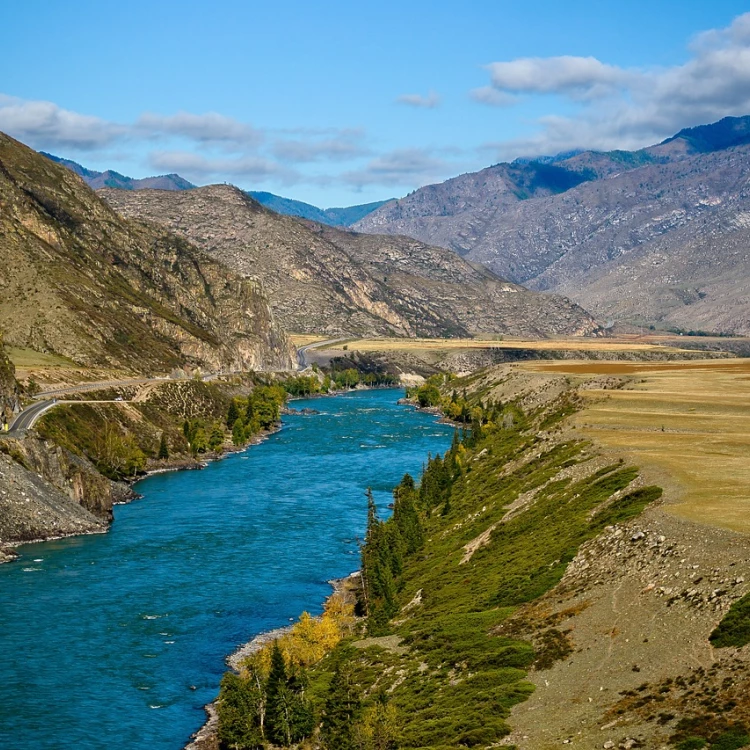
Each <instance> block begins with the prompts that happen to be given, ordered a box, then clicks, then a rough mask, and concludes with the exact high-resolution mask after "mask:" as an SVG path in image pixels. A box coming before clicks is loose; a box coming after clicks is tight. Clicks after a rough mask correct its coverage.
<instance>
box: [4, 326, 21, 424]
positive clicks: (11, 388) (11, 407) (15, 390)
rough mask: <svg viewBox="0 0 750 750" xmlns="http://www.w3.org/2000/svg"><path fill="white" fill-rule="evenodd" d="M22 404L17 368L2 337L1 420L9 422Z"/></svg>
mask: <svg viewBox="0 0 750 750" xmlns="http://www.w3.org/2000/svg"><path fill="white" fill-rule="evenodd" d="M20 406H21V402H20V389H19V387H18V382H17V381H16V368H15V367H14V366H13V363H12V362H11V361H10V359H8V355H7V354H6V353H5V349H4V348H3V345H2V339H0V422H3V421H4V422H8V421H10V419H11V418H12V416H13V414H14V413H16V412H17V411H18V410H19V409H20Z"/></svg>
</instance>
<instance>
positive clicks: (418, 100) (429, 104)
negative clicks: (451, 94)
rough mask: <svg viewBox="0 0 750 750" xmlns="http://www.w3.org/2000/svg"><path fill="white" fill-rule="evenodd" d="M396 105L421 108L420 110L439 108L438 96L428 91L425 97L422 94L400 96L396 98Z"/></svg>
mask: <svg viewBox="0 0 750 750" xmlns="http://www.w3.org/2000/svg"><path fill="white" fill-rule="evenodd" d="M396 102H397V103H398V104H406V105H408V106H409V107H421V108H422V109H435V107H439V106H440V95H439V94H438V93H437V92H435V91H430V92H429V93H428V94H427V96H422V94H401V96H399V97H397V98H396Z"/></svg>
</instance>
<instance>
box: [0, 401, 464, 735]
mask: <svg viewBox="0 0 750 750" xmlns="http://www.w3.org/2000/svg"><path fill="white" fill-rule="evenodd" d="M401 395H402V394H401V393H400V392H399V391H398V390H380V389H378V390H368V391H356V392H349V393H347V394H344V395H342V396H341V397H340V398H330V399H316V400H314V401H313V400H310V401H307V402H305V401H300V402H297V403H294V404H293V406H294V407H295V408H297V409H302V408H304V407H310V408H313V407H314V408H316V409H317V410H318V411H320V414H318V415H313V416H298V415H291V416H285V417H284V428H283V429H282V430H281V431H279V432H277V433H276V434H273V435H269V436H267V439H264V440H263V441H262V443H261V444H259V445H256V446H253V450H245V451H243V452H240V453H232V454H230V455H226V456H225V458H226V460H221V461H212V462H210V463H208V464H207V465H206V466H205V468H204V469H202V471H200V472H196V471H172V472H169V473H162V474H152V475H150V476H148V477H146V478H145V479H143V480H142V482H140V483H139V484H137V485H136V486H135V489H136V491H138V492H139V493H141V494H142V495H143V496H144V498H143V500H141V501H138V502H134V503H129V504H126V505H121V506H118V507H116V508H115V509H114V510H115V517H116V518H115V520H116V522H115V523H114V524H113V526H112V528H111V530H110V532H109V533H107V534H97V535H90V536H89V535H87V536H80V537H78V538H74V539H64V540H59V541H53V542H49V543H46V544H40V545H33V546H24V547H22V548H21V549H20V550H19V553H20V556H21V559H20V561H19V563H18V564H17V565H3V566H0V591H1V592H2V596H3V597H5V598H6V599H7V600H8V601H12V602H13V606H12V607H7V608H0V647H2V648H3V649H4V651H5V652H6V653H8V654H12V655H13V658H12V659H8V660H4V661H3V664H2V666H1V667H0V737H2V736H7V737H9V738H13V741H14V743H15V744H16V745H18V746H21V747H34V748H36V749H37V750H57V748H59V743H60V740H61V738H63V737H64V738H65V741H66V742H68V743H70V744H75V745H76V746H80V747H82V748H86V750H106V748H108V747H112V746H113V745H115V744H118V745H119V746H123V747H128V749H129V750H169V748H172V749H174V748H175V747H182V746H183V744H184V743H185V742H186V741H187V740H188V738H189V737H190V736H191V735H192V734H193V733H194V732H195V731H196V730H197V729H198V728H199V727H200V726H201V725H202V724H203V723H204V721H205V716H206V714H205V711H204V706H205V705H206V704H208V703H210V702H211V701H212V700H213V699H214V698H215V697H216V695H217V692H218V686H219V681H220V679H221V677H222V675H223V673H224V672H225V671H226V669H227V667H226V666H225V659H226V657H227V655H228V654H230V653H232V652H234V651H235V650H236V648H237V646H238V644H240V643H243V642H245V641H247V640H248V639H249V636H250V635H251V634H254V633H262V632H267V631H269V630H272V629H274V628H275V627H277V626H280V625H286V624H289V623H290V622H292V618H293V619H294V620H296V619H297V617H298V616H299V615H300V613H301V612H302V611H303V610H307V611H309V612H311V614H312V615H317V614H319V612H320V607H321V605H322V603H323V601H324V600H325V598H326V596H328V595H329V593H330V592H331V588H330V587H329V586H327V585H326V583H325V581H326V580H327V579H330V578H333V577H340V576H345V575H347V574H348V573H349V572H350V571H352V570H354V569H355V568H357V567H358V560H359V557H358V551H359V550H358V542H357V540H358V539H361V538H362V536H363V534H364V530H365V526H366V517H367V503H366V497H365V491H366V489H367V487H372V488H373V492H374V496H375V500H376V502H377V504H378V506H379V507H380V508H382V509H383V510H384V511H385V509H386V507H387V505H388V503H389V502H391V501H392V496H391V488H392V487H394V486H396V485H397V484H398V483H399V482H400V480H401V478H402V477H403V475H404V474H405V473H409V474H412V475H413V476H416V475H417V474H418V473H419V470H420V467H421V465H422V463H423V461H424V457H425V456H426V455H427V454H428V453H432V454H433V455H434V454H436V453H438V452H440V453H442V452H443V451H444V450H445V449H446V447H447V446H448V445H449V444H450V440H451V434H452V431H451V430H450V429H449V428H447V427H445V426H442V425H438V424H437V423H436V422H435V420H434V418H431V417H429V416H426V415H424V414H418V413H416V412H414V411H413V410H412V409H404V408H403V407H400V406H397V405H396V400H397V399H398V398H399V397H400V396H401ZM82 609H85V611H86V617H85V618H82V617H81V611H82ZM51 619H53V620H54V622H55V623H56V626H55V628H52V629H51V628H49V625H48V623H49V622H50V620H51ZM30 674H33V675H34V687H33V690H32V689H28V690H26V689H18V686H19V685H22V684H26V683H24V680H26V679H27V678H28V675H30ZM70 685H75V689H73V690H71V689H70ZM66 686H67V687H66ZM61 695H64V696H66V697H65V700H63V701H61V700H60V698H59V696H61ZM4 733H6V734H5V735H4Z"/></svg>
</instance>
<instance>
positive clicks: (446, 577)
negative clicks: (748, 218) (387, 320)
mask: <svg viewBox="0 0 750 750" xmlns="http://www.w3.org/2000/svg"><path fill="white" fill-rule="evenodd" d="M589 375H590V377H587V378H584V379H583V380H581V379H578V378H575V379H572V378H571V377H570V375H568V374H567V373H562V372H560V373H558V372H552V373H550V372H543V373H529V372H527V371H524V370H523V369H521V368H518V367H506V368H495V369H494V370H493V371H489V372H480V373H477V374H475V375H473V376H470V377H468V378H464V379H458V380H452V381H450V382H449V383H447V384H446V385H444V386H443V388H442V402H443V406H444V408H449V407H450V403H452V402H454V401H455V404H454V407H455V410H456V411H461V413H462V414H463V415H464V416H466V417H467V418H470V421H471V422H472V423H473V427H474V430H473V432H472V433H471V434H467V435H466V436H465V437H464V438H463V439H462V440H460V441H456V442H454V445H453V447H452V448H451V450H450V451H449V452H448V453H447V454H446V455H445V456H443V457H434V458H432V459H431V460H430V461H429V462H428V464H427V467H426V471H425V474H424V476H423V477H422V479H421V482H420V483H419V484H418V485H416V486H415V485H414V484H413V482H412V481H411V480H410V479H409V478H408V477H407V478H405V480H404V482H402V484H401V485H400V486H399V487H398V488H397V489H396V491H395V493H394V511H393V516H392V517H391V518H390V519H389V520H388V521H387V522H385V523H384V522H382V521H380V520H379V519H378V517H377V515H376V514H375V511H374V509H371V516H370V522H369V528H368V538H367V544H366V546H365V548H364V551H363V562H364V568H363V573H364V589H363V594H362V596H361V600H360V607H361V609H362V612H363V614H364V615H365V616H366V619H365V621H364V624H363V626H362V627H363V630H362V631H361V632H360V633H359V634H358V635H353V636H351V637H348V638H345V639H344V640H343V641H341V642H340V643H339V644H338V645H336V646H335V648H333V649H332V650H331V651H330V653H328V654H327V655H326V656H324V657H323V658H322V659H321V660H320V661H319V662H317V663H316V664H314V665H313V666H312V667H310V668H309V669H306V670H304V671H303V673H302V675H301V677H300V679H301V681H302V682H301V684H302V685H303V686H304V691H303V692H304V700H305V701H306V705H307V706H308V710H309V711H311V712H312V714H313V716H314V717H315V727H317V728H314V729H310V730H309V731H310V732H311V734H310V739H309V740H305V741H302V744H301V745H300V747H307V746H308V745H307V744H305V743H306V742H308V743H310V745H309V746H310V747H321V746H322V747H326V748H329V749H330V750H333V748H335V749H336V750H346V748H376V747H399V748H403V749H404V750H406V749H407V748H409V749H412V750H427V748H430V749H432V750H434V749H436V748H437V749H439V750H461V749H462V748H466V747H496V746H498V744H503V745H508V746H510V745H513V746H518V747H519V748H529V749H531V748H533V749H534V750H541V748H545V749H546V748H553V747H559V746H560V744H561V743H562V742H563V741H566V740H567V741H568V742H573V741H575V744H576V746H578V747H584V748H594V747H601V743H602V742H604V741H611V742H613V745H612V746H613V747H617V746H620V747H651V746H664V747H679V748H682V747H683V746H684V747H687V746H688V745H686V744H684V743H685V742H692V743H693V744H691V745H690V747H703V746H705V747H714V746H715V747H724V745H723V744H721V743H722V742H725V741H726V742H728V741H729V740H730V739H731V738H732V737H741V736H744V735H743V734H742V733H743V732H744V731H745V730H744V728H743V727H744V726H745V724H744V723H743V722H744V721H745V708H746V706H745V703H746V702H743V701H741V700H739V699H736V700H733V702H731V704H730V703H727V705H726V706H725V707H723V708H722V709H721V712H722V716H721V718H716V716H715V715H714V711H718V710H719V709H718V708H714V707H708V708H707V707H706V705H704V703H702V702H701V701H702V699H701V695H703V696H706V695H709V694H711V691H712V690H714V687H712V686H713V685H714V684H719V682H720V681H721V680H722V679H724V683H723V684H724V687H725V689H726V685H728V684H729V683H728V682H727V679H728V677H727V675H730V674H733V672H732V670H734V669H736V668H737V667H736V664H735V663H734V662H732V661H731V660H728V659H724V660H723V661H722V658H721V654H720V653H718V652H717V656H719V657H720V658H719V661H718V662H717V666H715V667H714V668H713V669H712V670H710V671H704V672H700V673H693V672H690V670H691V659H693V660H695V659H696V658H697V659H699V660H700V663H701V664H703V663H708V664H710V657H709V655H710V654H711V653H712V651H711V646H710V643H709V636H710V635H711V634H712V633H713V632H714V631H715V630H716V628H717V626H718V625H719V623H720V622H721V621H722V619H723V617H724V615H725V614H726V612H727V611H728V610H729V609H730V606H731V605H732V604H733V603H734V602H738V603H737V604H736V605H735V606H734V607H733V609H732V615H731V617H730V618H728V621H727V624H726V625H725V626H723V627H722V629H720V630H719V631H717V632H718V633H721V635H720V636H718V635H717V636H715V640H716V639H721V638H723V639H724V640H725V641H726V644H724V643H723V641H722V642H720V641H719V640H717V641H716V645H724V646H726V645H730V646H736V645H739V644H740V643H744V641H741V640H740V639H742V638H744V635H742V634H743V633H744V628H745V624H744V620H743V619H742V618H743V617H744V616H745V615H744V613H745V612H746V611H747V606H746V603H745V602H746V600H745V599H741V597H742V595H743V594H744V593H745V591H746V590H747V586H746V584H745V583H744V581H745V577H743V576H738V575H737V574H738V573H741V572H742V573H743V574H747V573H748V572H750V565H748V564H746V562H747V560H746V559H745V558H743V556H742V555H743V551H744V552H746V551H747V542H746V541H745V540H743V539H741V538H736V539H735V538H732V539H731V540H730V539H729V538H725V537H724V536H722V534H724V532H721V531H719V530H716V531H715V532H712V531H711V530H708V529H706V528H705V527H695V526H693V525H691V524H690V523H688V522H682V524H680V523H677V524H676V523H674V521H672V520H670V519H671V516H670V515H669V510H667V509H669V508H671V507H672V506H671V504H670V503H672V502H673V501H674V499H675V498H674V494H673V493H672V494H670V496H669V498H668V501H669V502H668V503H667V504H666V505H664V504H663V500H662V489H661V487H660V486H658V485H657V484H656V483H655V482H654V479H653V477H654V476H660V474H659V473H658V472H653V471H650V470H649V471H647V472H646V474H645V475H644V474H643V472H642V471H641V470H640V469H639V468H638V466H637V465H636V464H635V463H632V462H630V461H629V460H628V457H627V456H626V455H624V454H619V453H618V452H617V451H613V450H612V449H611V448H608V447H606V446H602V445H599V444H597V443H595V442H593V440H592V439H591V438H592V437H595V434H592V433H591V432H590V431H588V430H587V431H585V432H584V431H582V430H581V429H580V427H581V420H582V419H584V418H588V417H589V413H590V412H589V411H586V410H584V409H585V407H587V405H588V404H589V403H591V398H590V395H591V394H598V393H604V392H605V391H606V392H607V393H608V394H609V393H613V394H615V396H616V397H617V398H619V397H620V396H621V395H622V394H623V393H624V392H621V391H620V390H618V388H620V387H622V386H623V385H626V384H627V382H628V381H625V380H618V379H617V378H616V377H613V376H612V374H611V373H609V372H608V371H607V372H606V373H596V372H592V373H589ZM613 389H614V390H613ZM623 398H624V396H623ZM449 402H450V403H449ZM593 403H594V404H596V401H594V402H593ZM446 405H447V406H446ZM590 435H591V437H590ZM417 519H418V521H417ZM720 537H721V538H720ZM718 549H721V550H722V554H721V555H719V554H718V553H717V550H718ZM686 556H687V559H688V560H692V561H697V562H691V564H690V565H687V562H686V561H685V560H684V559H683V560H680V557H682V558H685V557H686ZM681 562H684V563H685V565H686V566H687V569H689V570H687V572H680V571H681V569H682V568H683V567H685V566H684V565H681V564H680V563H681ZM709 565H710V566H712V567H713V571H712V573H711V575H710V576H707V577H705V578H704V577H701V576H696V575H695V574H693V579H694V580H693V581H692V582H691V580H690V571H691V570H695V569H700V570H703V569H704V566H709ZM674 566H676V567H677V571H676V572H675V569H674ZM727 576H730V578H729V579H728V578H727ZM731 576H734V577H731ZM683 579H685V580H683ZM729 580H731V584H732V585H731V586H726V585H725V586H724V587H723V588H717V587H720V586H721V584H722V583H726V582H727V581H729ZM654 581H656V582H659V581H662V584H661V585H657V583H654ZM670 582H674V583H670ZM675 585H677V586H680V587H684V591H683V590H682V588H677V589H675V588H674V586H675ZM691 585H692V589H691V588H690V586H691ZM619 598H627V599H628V601H630V604H629V611H630V612H631V613H632V616H631V617H629V618H627V621H623V619H622V615H621V613H620V610H619V607H618V606H617V605H616V602H617V601H618V599H619ZM677 600H679V602H680V604H675V601H677ZM655 621H656V622H659V623H660V625H659V627H658V628H656V627H654V625H653V623H654V622H655ZM623 631H624V633H626V634H627V636H624V637H622V639H620V638H619V637H618V636H619V634H620V633H621V632H623ZM602 633H607V634H608V635H607V636H606V638H602ZM727 633H729V635H727ZM670 634H671V635H670ZM675 634H679V641H678V642H677V643H672V646H671V647H669V646H668V645H667V643H668V642H673V641H674V636H675ZM650 642H653V644H654V645H653V646H652V647H650V648H649V643H650ZM608 652H609V653H612V652H613V653H615V654H617V658H616V659H615V660H610V657H608V656H607V654H608ZM707 657H708V658H709V661H708V662H706V661H705V659H706V658H707ZM636 660H637V663H636ZM642 660H645V662H644V661H642ZM692 663H693V664H694V662H692ZM592 664H598V666H596V667H594V666H592ZM592 670H594V671H593V672H592ZM593 673H595V674H596V675H597V676H596V677H595V678H594V679H595V680H597V681H601V685H602V687H601V691H598V689H595V688H594V686H593V685H589V681H590V680H591V675H592V674H593ZM678 678H679V679H678ZM552 680H554V681H555V682H558V683H560V685H559V687H558V689H557V690H556V691H554V692H549V691H546V690H545V689H544V687H545V685H547V684H548V683H549V681H552ZM644 680H645V681H644ZM571 681H572V682H571ZM638 681H640V683H642V684H643V686H644V687H643V688H642V689H643V690H644V691H645V692H644V693H643V701H644V702H642V703H635V702H633V701H630V702H627V701H625V699H623V700H622V701H620V702H618V700H617V699H618V693H619V694H621V695H625V694H628V695H629V693H628V692H627V691H630V690H635V688H636V686H637V685H638V684H639V683H638ZM665 681H666V682H665ZM691 684H698V685H700V686H701V690H702V691H703V692H702V693H701V692H700V691H697V692H696V691H694V690H690V689H689V686H690V685H691ZM665 685H666V687H665ZM680 685H685V686H686V687H685V688H684V689H683V688H679V687H678V686H680ZM574 686H575V687H574ZM605 686H606V687H605ZM675 686H676V687H675ZM639 689H641V688H639ZM675 689H677V691H678V692H676V693H675V692H674V690H675ZM738 689H739V688H738ZM680 691H681V692H680ZM634 694H637V691H636V692H635V693H634ZM667 694H668V697H669V700H670V705H671V706H673V708H674V710H673V712H672V713H670V714H669V715H667V714H666V713H665V714H664V715H663V716H661V715H659V714H657V713H654V712H653V710H652V711H651V712H648V713H647V712H645V710H642V707H643V706H648V705H649V704H650V702H651V701H658V700H663V699H662V698H659V696H660V695H662V696H664V695H667ZM735 694H737V695H739V693H737V691H736V690H735ZM573 696H575V698H574V697H573ZM585 696H588V697H585ZM527 704H528V706H529V709H528V710H527V709H526V705H527ZM747 708H748V710H750V707H747ZM342 712H343V713H342ZM250 714H251V715H250V716H249V717H248V718H247V721H248V723H249V725H252V723H253V718H252V710H251V711H250ZM608 716H609V718H606V717H608ZM659 716H661V718H659ZM574 717H575V718H574ZM701 717H703V718H704V719H705V725H704V726H703V728H701V726H702V725H701V724H700V721H701ZM613 719H614V720H613ZM657 719H658V721H657ZM519 724H520V726H521V729H519V730H518V731H516V732H513V731H512V730H513V728H514V726H516V725H519ZM603 725H606V726H603ZM600 727H602V729H604V730H606V731H602V729H600ZM621 727H622V728H621ZM625 727H629V728H628V729H625ZM623 732H625V733H623ZM261 740H262V737H261ZM261 740H258V739H257V737H256V741H261ZM733 741H734V740H733ZM749 741H750V740H749ZM618 743H619V744H618ZM622 743H625V744H622ZM649 743H651V744H649ZM653 743H658V744H653ZM681 743H682V744H681ZM700 743H703V744H700ZM717 743H718V744H717ZM261 744H262V742H261ZM251 746H252V745H247V747H251ZM741 746H744V745H739V744H735V745H732V747H741ZM227 747H228V745H227ZM237 747H244V745H242V743H241V742H240V744H237Z"/></svg>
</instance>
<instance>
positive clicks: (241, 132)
mask: <svg viewBox="0 0 750 750" xmlns="http://www.w3.org/2000/svg"><path fill="white" fill-rule="evenodd" d="M135 128H136V129H137V130H140V131H141V132H143V133H144V134H147V135H158V134H167V135H173V136H180V137H183V138H188V139H191V140H194V141H196V142H198V143H214V144H222V145H224V146H227V145H229V146H231V147H236V148H242V147H247V146H257V145H258V144H259V143H260V142H261V141H262V140H263V134H262V132H261V131H260V130H257V129H256V128H254V127H252V126H251V125H248V124H247V123H244V122H240V121H238V120H235V119H233V118H231V117H225V116H224V115H220V114H218V113H216V112H207V113H205V114H201V115H196V114H192V113H190V112H177V113H176V114H174V115H157V114H154V113H152V112H146V113H144V114H142V115H141V116H140V117H139V118H138V120H136V122H135Z"/></svg>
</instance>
